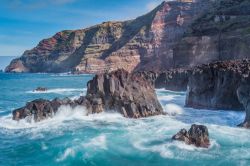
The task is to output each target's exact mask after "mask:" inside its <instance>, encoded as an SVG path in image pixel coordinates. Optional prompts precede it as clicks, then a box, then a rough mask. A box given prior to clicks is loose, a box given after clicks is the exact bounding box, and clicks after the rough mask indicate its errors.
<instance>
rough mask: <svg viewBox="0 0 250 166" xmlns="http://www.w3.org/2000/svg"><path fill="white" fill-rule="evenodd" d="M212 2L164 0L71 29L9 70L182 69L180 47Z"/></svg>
mask: <svg viewBox="0 0 250 166" xmlns="http://www.w3.org/2000/svg"><path fill="white" fill-rule="evenodd" d="M210 6H211V4H210V0H195V1H192V2H189V1H187V2H186V1H171V2H163V3H162V4H160V5H159V6H158V7H156V8H155V9H154V10H152V11H151V12H149V13H148V14H146V15H143V16H141V17H138V18H136V19H134V20H129V21H124V22H104V23H102V24H99V25H96V26H92V27H90V28H86V29H79V30H65V31H62V32H58V33H57V34H55V35H54V36H53V37H51V38H48V39H44V40H42V41H41V42H40V43H39V44H38V45H37V46H36V47H35V48H33V49H31V50H27V51H25V52H24V53H23V55H22V56H21V57H20V58H17V59H15V60H13V61H12V62H11V63H10V65H9V66H8V67H7V68H6V70H5V71H6V72H69V71H73V72H76V73H95V74H96V73H104V72H111V71H115V70H117V69H124V70H126V71H129V72H131V71H135V70H136V71H145V70H154V71H163V70H166V69H169V68H173V67H175V66H178V63H177V62H178V60H176V58H175V57H174V55H175V53H174V48H175V46H176V44H177V43H178V42H179V41H180V40H181V39H182V38H183V36H184V34H185V33H187V31H188V27H189V26H190V25H191V24H192V23H193V22H194V20H196V19H197V18H199V17H201V16H202V15H203V13H204V12H206V11H207V10H208V8H210Z"/></svg>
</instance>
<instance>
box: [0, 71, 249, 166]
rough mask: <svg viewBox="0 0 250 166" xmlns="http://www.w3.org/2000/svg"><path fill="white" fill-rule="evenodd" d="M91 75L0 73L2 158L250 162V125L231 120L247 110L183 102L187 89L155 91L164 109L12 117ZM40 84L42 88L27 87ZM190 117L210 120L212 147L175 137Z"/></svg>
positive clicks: (73, 91) (147, 165) (157, 165)
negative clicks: (143, 114) (139, 115)
mask: <svg viewBox="0 0 250 166" xmlns="http://www.w3.org/2000/svg"><path fill="white" fill-rule="evenodd" d="M91 78H92V76H91V75H79V76H71V75H66V74H60V75H54V74H3V73H0V87H1V91H0V165H1V166H5V165H6V166H9V165H22V166H26V165H41V166H45V165H46V166H50V165H67V166H68V165H86V166H92V165H93V166H96V165H98V166H128V165H129V166H133V165H136V166H138V165H139V166H141V165H142V166H161V165H178V166H179V165H185V166H189V165H190V166H193V165H226V166H229V165H246V166H247V165H250V131H249V130H246V129H239V128H235V127H234V126H235V125H236V124H238V123H240V122H241V121H242V120H243V119H244V113H242V112H234V111H211V110H195V109H188V108H184V101H185V93H184V92H182V93H180V92H171V91H166V90H157V94H158V98H159V100H160V101H161V103H162V105H163V107H164V110H165V111H166V112H168V113H169V114H170V115H169V116H156V117H151V118H145V119H138V120H134V119H125V118H123V117H122V116H121V115H119V114H116V113H102V114H96V115H91V116H86V111H85V110H84V108H80V107H79V108H76V109H74V110H72V109H71V108H69V107H62V108H61V109H60V111H59V112H58V113H57V114H56V115H55V117H54V118H52V119H48V120H45V121H43V122H39V123H33V124H30V123H27V122H25V121H20V122H15V121H12V120H11V111H12V110H13V109H15V108H18V107H20V106H23V105H24V104H25V102H26V101H31V100H33V99H37V98H46V99H53V98H54V97H61V98H62V97H70V98H76V97H78V96H80V95H83V94H85V93H86V83H87V81H88V80H90V79H91ZM38 86H43V87H47V88H49V91H48V92H46V93H34V92H32V90H33V89H35V88H36V87H38ZM192 123H202V124H205V125H207V126H208V129H209V133H210V138H211V142H212V143H211V147H210V148H209V149H201V148H196V147H194V146H188V145H185V144H183V143H181V142H176V141H172V140H171V137H172V135H174V134H175V133H176V132H178V131H179V130H180V129H181V128H189V127H190V125H191V124H192Z"/></svg>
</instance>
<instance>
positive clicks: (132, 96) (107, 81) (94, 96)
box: [13, 70, 164, 122]
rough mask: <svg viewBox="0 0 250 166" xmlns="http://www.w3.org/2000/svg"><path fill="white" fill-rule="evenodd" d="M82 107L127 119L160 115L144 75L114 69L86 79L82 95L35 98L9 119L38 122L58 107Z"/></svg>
mask: <svg viewBox="0 0 250 166" xmlns="http://www.w3.org/2000/svg"><path fill="white" fill-rule="evenodd" d="M64 105H69V106H71V107H72V108H74V107H76V106H83V107H85V108H86V109H87V110H88V114H94V113H100V112H103V111H115V112H119V113H121V114H122V115H123V116H125V117H127V118H141V117H148V116H154V115H160V114H164V113H163V109H162V107H161V104H160V103H159V101H158V100H157V97H156V93H155V91H154V86H153V84H152V83H151V82H150V81H148V80H146V79H145V78H144V77H140V76H137V75H135V74H129V73H128V72H126V71H124V70H118V71H115V72H112V73H110V74H100V75H96V76H95V77H94V78H93V80H91V81H89V82H88V90H87V95H86V97H80V98H79V99H77V100H70V99H68V98H66V99H63V100H60V99H54V100H52V101H49V100H43V99H38V100H34V101H32V102H28V103H27V104H26V106H24V107H22V108H19V109H17V110H14V111H13V119H14V120H20V119H27V120H29V121H32V120H34V121H35V122H39V121H41V120H44V119H46V118H49V117H52V116H53V115H54V114H55V113H56V112H57V111H58V110H59V108H60V106H64Z"/></svg>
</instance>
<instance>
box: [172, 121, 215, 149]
mask: <svg viewBox="0 0 250 166" xmlns="http://www.w3.org/2000/svg"><path fill="white" fill-rule="evenodd" d="M172 139H173V140H177V141H183V142H185V143H186V144H188V145H195V146H196V147H202V148H208V147H209V145H210V140H209V134H208V129H207V127H206V126H203V125H195V124H194V125H192V126H191V128H190V129H189V130H188V131H187V130H186V129H181V130H180V131H179V132H178V133H177V134H176V135H174V136H173V137H172Z"/></svg>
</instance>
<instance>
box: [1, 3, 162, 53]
mask: <svg viewBox="0 0 250 166" xmlns="http://www.w3.org/2000/svg"><path fill="white" fill-rule="evenodd" d="M162 1H163V0H1V5H0V56H20V55H22V53H23V52H24V51H25V50H28V49H31V48H33V47H35V46H36V45H37V44H38V42H39V41H41V40H42V39H45V38H49V37H51V36H53V35H54V34H55V33H56V32H59V31H62V30H73V29H82V28H86V27H89V26H92V25H95V24H99V23H102V22H105V21H122V20H128V19H133V18H136V17H138V16H140V15H143V14H145V13H147V12H149V11H150V10H152V9H153V8H155V7H156V6H157V5H159V4H160V3H161V2H162Z"/></svg>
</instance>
